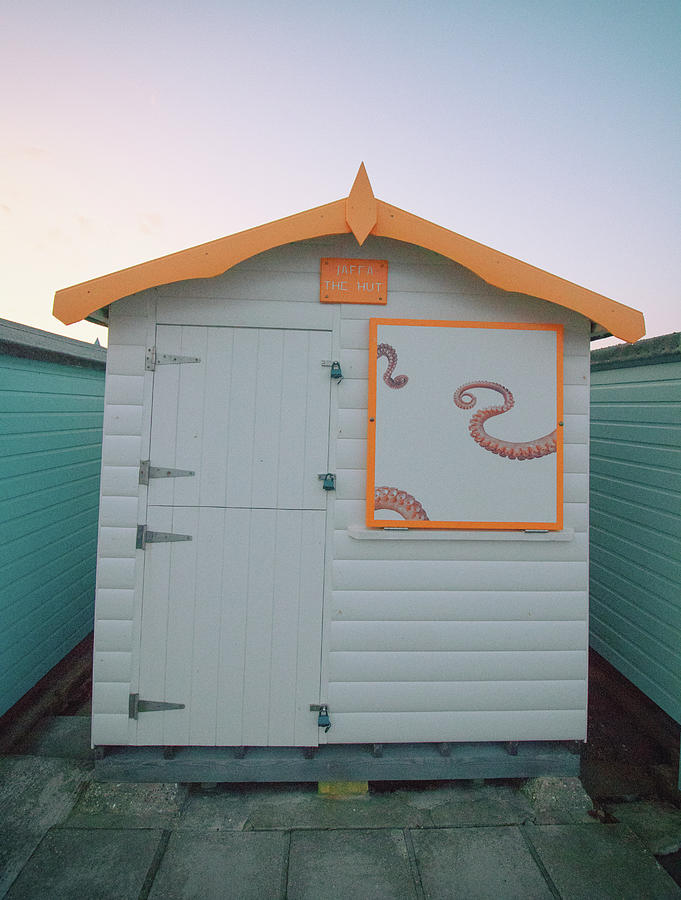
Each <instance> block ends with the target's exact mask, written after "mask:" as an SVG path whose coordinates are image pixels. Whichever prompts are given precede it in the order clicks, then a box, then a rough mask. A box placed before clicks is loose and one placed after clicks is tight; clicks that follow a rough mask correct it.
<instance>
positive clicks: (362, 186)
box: [345, 163, 378, 246]
mask: <svg viewBox="0 0 681 900" xmlns="http://www.w3.org/2000/svg"><path fill="white" fill-rule="evenodd" d="M377 218H378V204H377V203H376V198H375V197H374V192H373V190H372V189H371V182H370V181H369V176H368V175H367V170H366V169H365V168H364V163H361V165H360V167H359V170H358V172H357V175H356V177H355V181H354V183H353V185H352V190H351V191H350V193H349V194H348V199H347V200H346V201H345V221H346V222H347V223H348V225H349V226H350V230H351V231H352V233H353V234H354V236H355V237H356V238H357V243H358V244H360V246H361V245H362V244H363V243H364V241H365V240H366V239H367V236H368V235H369V233H370V232H371V230H372V228H374V226H375V225H376V220H377Z"/></svg>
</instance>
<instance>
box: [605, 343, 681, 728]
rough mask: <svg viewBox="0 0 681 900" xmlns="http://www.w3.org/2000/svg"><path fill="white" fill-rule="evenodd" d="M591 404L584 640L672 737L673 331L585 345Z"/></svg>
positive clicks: (676, 680) (677, 407)
mask: <svg viewBox="0 0 681 900" xmlns="http://www.w3.org/2000/svg"><path fill="white" fill-rule="evenodd" d="M591 408H592V419H591V644H592V646H593V648H594V649H595V650H597V651H598V653H600V654H601V656H603V657H604V658H605V659H606V660H608V662H609V663H611V665H613V666H614V667H615V668H616V669H618V670H619V671H620V672H621V673H622V674H623V675H624V676H625V677H626V678H628V679H629V681H631V682H632V683H633V684H634V685H636V687H637V688H639V690H641V691H643V693H644V694H646V695H647V697H649V698H650V699H651V700H652V701H653V703H655V704H656V705H657V706H658V707H660V709H662V710H663V711H664V712H665V713H666V714H667V715H668V716H669V717H670V718H671V719H673V721H674V722H675V723H677V729H676V733H677V735H678V723H681V650H680V649H679V648H681V334H679V333H678V332H676V333H674V334H666V335H662V336H660V337H654V338H650V339H649V340H645V341H638V342H637V343H636V344H633V345H629V344H618V345H616V346H614V347H604V348H602V349H600V350H596V351H594V352H593V353H592V354H591ZM677 745H678V737H677Z"/></svg>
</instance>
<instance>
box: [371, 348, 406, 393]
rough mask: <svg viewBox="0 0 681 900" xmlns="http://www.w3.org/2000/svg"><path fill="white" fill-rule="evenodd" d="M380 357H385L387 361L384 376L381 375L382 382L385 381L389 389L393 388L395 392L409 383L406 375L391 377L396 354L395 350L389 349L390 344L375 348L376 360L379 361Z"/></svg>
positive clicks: (395, 363)
mask: <svg viewBox="0 0 681 900" xmlns="http://www.w3.org/2000/svg"><path fill="white" fill-rule="evenodd" d="M382 356H385V358H386V359H387V360H388V365H387V367H386V370H385V374H384V375H383V381H385V383H386V384H387V385H388V387H389V388H394V389H395V390H397V389H398V388H403V387H404V386H405V384H406V383H407V382H408V381H409V378H408V377H407V376H406V375H396V376H395V377H394V378H393V377H392V374H393V372H394V371H395V366H396V365H397V352H396V350H395V348H394V347H391V346H390V344H379V345H378V347H376V359H380V358H381V357H382Z"/></svg>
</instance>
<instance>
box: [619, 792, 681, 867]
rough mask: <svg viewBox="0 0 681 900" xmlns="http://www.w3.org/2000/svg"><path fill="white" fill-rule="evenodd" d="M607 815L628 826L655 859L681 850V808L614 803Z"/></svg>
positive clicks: (664, 805)
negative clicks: (609, 814)
mask: <svg viewBox="0 0 681 900" xmlns="http://www.w3.org/2000/svg"><path fill="white" fill-rule="evenodd" d="M608 812H609V813H611V814H612V815H613V816H614V817H615V818H616V819H618V820H619V821H620V822H623V823H624V824H625V825H628V826H629V828H631V830H632V831H633V832H634V833H635V834H637V835H638V836H639V838H640V839H641V840H642V841H643V843H644V844H645V846H646V847H647V848H648V850H650V852H651V853H653V854H654V855H655V856H666V855H667V854H668V853H676V851H677V850H678V849H679V848H681V809H677V808H676V807H675V806H669V805H667V804H664V803H656V804H655V805H652V804H651V803H617V804H612V805H608Z"/></svg>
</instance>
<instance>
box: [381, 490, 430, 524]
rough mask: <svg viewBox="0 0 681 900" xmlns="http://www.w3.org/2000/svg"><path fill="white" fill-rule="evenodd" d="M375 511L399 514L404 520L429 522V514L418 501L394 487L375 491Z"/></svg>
mask: <svg viewBox="0 0 681 900" xmlns="http://www.w3.org/2000/svg"><path fill="white" fill-rule="evenodd" d="M374 509H375V510H379V509H389V510H392V512H396V513H399V515H401V516H402V518H403V519H412V520H415V519H421V520H423V521H428V514H427V513H426V511H425V509H424V508H423V507H422V506H421V504H420V503H419V501H418V500H416V499H415V498H414V497H412V495H411V494H408V493H407V492H406V491H401V490H399V488H394V487H377V488H376V489H375V490H374Z"/></svg>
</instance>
